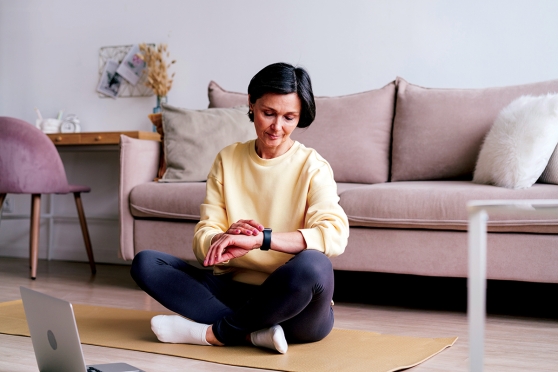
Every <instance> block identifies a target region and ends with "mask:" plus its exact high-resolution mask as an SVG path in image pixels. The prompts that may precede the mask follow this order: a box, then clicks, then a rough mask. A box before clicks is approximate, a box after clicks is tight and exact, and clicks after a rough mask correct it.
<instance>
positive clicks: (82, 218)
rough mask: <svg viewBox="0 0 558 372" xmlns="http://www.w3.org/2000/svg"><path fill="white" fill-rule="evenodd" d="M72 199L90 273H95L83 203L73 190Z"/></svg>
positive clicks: (77, 193)
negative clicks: (74, 202)
mask: <svg viewBox="0 0 558 372" xmlns="http://www.w3.org/2000/svg"><path fill="white" fill-rule="evenodd" d="M74 199H75V200H76V208H77V212H78V216H79V224H80V225H81V233H82V234H83V241H84V243H85V250H86V251H87V257H88V258H89V266H90V267H91V274H93V275H95V273H96V272H97V268H96V267H95V259H94V258H93V249H92V248H91V239H90V238H89V230H88V229H87V221H86V220H85V213H84V212H83V204H82V203H81V194H80V193H79V192H74Z"/></svg>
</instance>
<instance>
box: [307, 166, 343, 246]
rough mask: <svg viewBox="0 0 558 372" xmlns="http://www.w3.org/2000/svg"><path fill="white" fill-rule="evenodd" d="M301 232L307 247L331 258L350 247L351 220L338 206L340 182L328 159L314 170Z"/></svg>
mask: <svg viewBox="0 0 558 372" xmlns="http://www.w3.org/2000/svg"><path fill="white" fill-rule="evenodd" d="M299 231H300V232H301V233H302V235H303V236H304V240H305V241H306V249H315V250H318V251H321V252H323V253H324V254H325V255H326V256H328V257H335V256H339V255H340V254H341V253H343V252H344V251H345V247H346V246H347V242H348V238H349V221H348V219H347V215H346V214H345V211H344V210H343V208H341V206H340V205H339V196H338V195H337V184H336V183H335V180H334V179H333V171H332V170H331V167H330V166H329V164H328V163H327V162H326V161H321V162H320V166H319V167H318V168H317V169H316V170H315V171H314V172H312V179H311V181H310V189H309V192H308V208H307V211H306V217H305V219H304V228H303V229H299Z"/></svg>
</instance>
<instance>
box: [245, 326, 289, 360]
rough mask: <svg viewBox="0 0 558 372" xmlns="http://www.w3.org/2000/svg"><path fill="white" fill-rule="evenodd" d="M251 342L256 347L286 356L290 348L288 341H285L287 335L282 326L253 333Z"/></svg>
mask: <svg viewBox="0 0 558 372" xmlns="http://www.w3.org/2000/svg"><path fill="white" fill-rule="evenodd" d="M250 340H251V341H252V344H254V345H256V346H261V347H266V348H268V349H272V350H277V351H278V352H280V353H281V354H285V353H286V352H287V349H288V348H289V345H288V344H287V340H286V339H285V333H284V332H283V328H281V326H280V325H275V326H273V327H271V328H267V329H260V330H259V331H256V332H252V333H250Z"/></svg>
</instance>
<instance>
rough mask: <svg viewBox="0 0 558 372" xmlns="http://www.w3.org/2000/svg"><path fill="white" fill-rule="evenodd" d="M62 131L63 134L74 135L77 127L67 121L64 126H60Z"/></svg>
mask: <svg viewBox="0 0 558 372" xmlns="http://www.w3.org/2000/svg"><path fill="white" fill-rule="evenodd" d="M60 131H61V132H62V133H73V132H75V131H76V126H75V124H74V123H72V122H69V121H65V122H63V123H62V125H61V126H60Z"/></svg>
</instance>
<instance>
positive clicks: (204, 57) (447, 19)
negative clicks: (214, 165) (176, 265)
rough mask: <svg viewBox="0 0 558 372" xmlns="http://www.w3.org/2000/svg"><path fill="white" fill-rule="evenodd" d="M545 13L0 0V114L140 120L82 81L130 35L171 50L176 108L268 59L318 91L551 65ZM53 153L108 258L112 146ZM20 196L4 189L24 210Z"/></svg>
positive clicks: (416, 0) (429, 1) (445, 83)
mask: <svg viewBox="0 0 558 372" xmlns="http://www.w3.org/2000/svg"><path fill="white" fill-rule="evenodd" d="M557 14H558V1H554V0H546V1H543V0H494V1H490V0H488V1H486V0H485V1H479V0H473V1H471V0H467V1H445V0H413V1H411V0H409V1H404V0H376V1H367V0H344V1H323V0H321V1H320V0H315V1H303V0H283V1H262V0H237V1H232V0H220V1H219V0H159V1H153V0H97V1H73V0H48V1H47V0H19V1H15V0H0V116H14V117H19V118H22V119H25V120H28V121H34V119H35V113H34V111H33V108H34V107H38V108H40V109H41V111H42V112H43V114H44V115H45V116H53V115H55V114H56V113H57V111H58V110H59V109H65V110H66V112H71V113H75V114H77V115H78V116H79V117H80V118H81V120H82V128H83V130H84V131H109V130H151V126H150V123H149V121H148V119H147V118H146V115H147V114H148V113H149V112H150V111H151V109H152V107H153V106H154V104H155V98H154V97H147V98H120V99H117V100H112V99H101V98H99V97H98V96H97V93H96V92H95V87H96V85H97V80H98V53H99V48H100V47H103V46H113V45H126V44H133V43H139V42H154V43H160V42H165V43H168V45H169V48H170V52H171V55H172V57H173V58H175V59H176V60H177V61H178V62H177V64H176V65H175V68H174V71H176V80H175V84H174V87H173V89H172V91H171V92H170V94H169V103H171V104H174V105H177V106H182V107H187V108H204V107H206V105H207V84H208V82H209V81H210V80H215V81H216V82H218V83H219V84H220V85H221V86H223V87H224V88H225V89H228V90H233V91H245V90H246V87H247V85H248V82H249V79H250V78H251V77H252V76H253V75H254V74H255V73H256V72H257V71H258V70H259V69H260V68H262V67H264V66H265V65H267V64H269V63H272V62H276V61H285V62H290V63H294V64H299V65H302V66H304V67H306V68H307V69H308V70H309V72H310V74H311V76H312V79H313V84H314V91H315V94H316V95H330V96H332V95H333V96H334V95H342V94H349V93H355V92H359V91H364V90H369V89H375V88H379V87H381V86H383V85H385V84H386V83H388V82H389V81H391V80H393V79H394V78H395V77H396V76H402V77H403V78H405V79H407V80H408V81H409V82H411V83H415V84H419V85H423V86H429V87H448V88H451V87H455V88H477V87H488V86H497V85H513V84H522V83H528V82H534V81H542V80H549V79H555V78H557V77H558V73H557V71H558V70H557V66H558V42H557V40H558V22H556V15H557ZM64 162H65V164H66V167H67V168H68V167H69V168H71V169H72V170H71V171H69V175H68V177H69V178H70V180H71V181H73V182H77V181H76V180H79V181H80V182H83V183H87V184H90V185H92V187H93V190H94V191H93V193H92V194H90V195H87V196H86V197H84V204H85V208H86V213H87V212H88V210H89V211H90V212H89V214H90V215H92V218H93V219H95V217H99V219H98V220H96V221H92V222H91V224H92V226H93V227H92V229H93V230H94V232H95V236H93V240H94V242H93V243H94V245H95V244H96V247H94V248H96V249H97V250H101V252H104V251H103V249H104V250H105V251H106V253H101V254H100V256H102V257H103V258H102V260H109V261H110V260H111V259H110V258H105V257H109V256H110V257H116V254H115V253H114V252H116V249H117V247H118V241H117V238H116V237H117V227H116V225H115V223H110V222H107V220H103V218H105V217H107V216H109V217H110V216H115V215H116V214H117V212H118V211H117V208H116V195H115V192H116V188H117V184H118V181H117V180H116V179H115V178H114V177H115V175H116V174H117V165H118V155H117V154H112V155H110V154H104V155H100V154H64ZM96 163H101V164H97V165H95V164H96ZM84 164H87V166H85V165H84ZM92 167H93V168H94V169H96V170H97V171H98V172H99V173H96V174H95V173H94V172H92V171H91V168H92ZM102 167H104V168H102ZM101 168H102V169H103V170H102V171H101V170H99V169H101ZM56 198H57V199H56V203H57V204H56V205H58V207H57V208H62V210H63V211H66V209H68V211H69V210H70V209H69V208H70V207H71V206H72V204H71V203H72V201H71V197H69V198H70V201H69V202H66V201H64V199H60V198H61V197H56ZM59 199H60V201H58V200H59ZM26 200H27V199H23V198H19V199H17V200H16V201H17V203H16V204H17V207H18V208H20V209H21V210H23V211H25V212H24V213H27V212H26V211H27V209H26V208H27V205H26V204H25V203H26ZM60 203H61V204H60ZM68 203H69V204H68ZM16 223H17V224H18V225H17V226H23V225H21V223H22V222H21V221H18V222H14V221H12V222H7V221H3V222H2V225H3V227H2V228H1V230H0V255H2V254H10V255H11V254H12V253H9V252H13V251H14V250H16V248H14V247H19V246H21V248H17V250H18V252H19V251H21V250H22V249H24V247H25V246H26V244H27V241H26V239H27V238H26V236H25V232H26V231H25V228H22V227H20V228H19V230H21V231H19V230H18V229H17V228H15V227H14V228H10V227H8V228H6V226H11V225H13V224H16ZM64 224H67V222H64V223H63V222H59V223H58V224H57V229H63V228H64V229H65V227H64V226H63V225H64ZM76 228H77V225H76ZM16 231H19V233H16ZM60 231H66V230H60ZM60 231H59V230H56V234H55V236H56V237H57V238H56V239H57V240H56V241H55V245H56V247H57V248H58V249H59V251H60V252H62V251H68V250H71V249H73V248H72V247H73V246H74V245H76V248H75V249H76V250H79V251H80V254H81V250H82V248H81V246H77V245H78V244H80V243H79V242H74V240H72V239H73V238H72V239H71V238H70V237H69V236H68V237H67V236H66V235H65V234H64V233H61V232H60ZM65 247H70V248H65ZM109 252H110V253H109ZM21 254H22V255H26V252H25V250H23V253H21ZM111 254H112V256H111ZM70 256H71V255H69V254H66V253H56V252H55V253H54V254H53V257H55V258H56V257H70ZM72 257H73V256H72ZM83 257H85V255H83ZM114 259H115V260H117V259H116V258H114Z"/></svg>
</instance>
